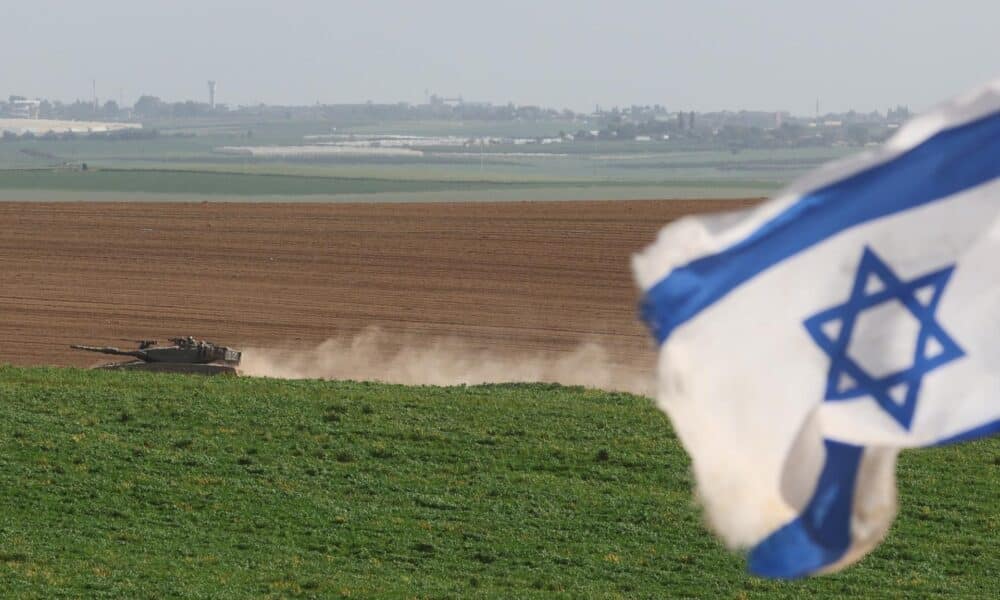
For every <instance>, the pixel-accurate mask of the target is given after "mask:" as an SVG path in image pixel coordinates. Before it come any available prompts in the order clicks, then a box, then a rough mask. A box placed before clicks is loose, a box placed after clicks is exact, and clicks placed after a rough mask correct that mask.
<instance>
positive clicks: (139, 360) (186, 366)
mask: <svg viewBox="0 0 1000 600" xmlns="http://www.w3.org/2000/svg"><path fill="white" fill-rule="evenodd" d="M136 343H137V344H138V346H139V347H138V348H136V349H135V350H120V349H118V348H114V347H112V346H83V345H79V344H74V345H72V346H70V348H73V349H74V350H85V351H87V352H99V353H101V354H112V355H115V356H130V357H132V358H134V359H135V360H129V361H124V362H112V363H106V364H102V365H98V366H97V367H95V368H97V369H121V370H128V371H156V372H162V373H196V374H200V375H227V374H228V375H235V374H237V373H238V370H237V367H239V366H240V358H241V356H242V354H243V353H242V352H239V351H238V350H233V349H232V348H227V347H226V346H218V345H216V344H213V343H211V342H205V341H202V340H198V339H195V338H193V337H191V336H188V337H176V338H170V344H171V345H169V346H158V345H157V342H156V340H138V341H137V342H136Z"/></svg>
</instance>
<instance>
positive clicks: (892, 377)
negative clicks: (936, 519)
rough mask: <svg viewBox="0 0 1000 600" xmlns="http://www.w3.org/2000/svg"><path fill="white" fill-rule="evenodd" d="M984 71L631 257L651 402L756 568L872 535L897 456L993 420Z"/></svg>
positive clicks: (674, 227)
mask: <svg viewBox="0 0 1000 600" xmlns="http://www.w3.org/2000/svg"><path fill="white" fill-rule="evenodd" d="M998 176H1000V80H998V81H996V82H994V83H993V84H991V85H989V86H987V87H985V88H984V89H981V90H979V91H976V92H974V93H972V94H969V95H967V96H964V97H961V98H958V99H956V100H954V101H952V102H950V103H947V104H945V105H943V106H940V107H938V108H937V109H934V110H932V111H930V112H928V113H927V114H924V115H922V116H920V117H918V118H916V119H914V120H913V121H911V122H910V123H908V124H907V125H905V126H904V127H902V128H901V129H900V131H899V132H898V133H897V134H896V135H895V136H894V137H893V138H892V139H891V140H890V141H888V142H887V143H886V144H885V145H884V146H883V147H881V148H879V149H878V150H875V151H873V152H870V153H866V154H864V155H862V156H859V157H857V158H854V159H850V160H848V161H846V162H840V163H835V164H832V165H830V166H828V167H825V168H823V169H820V170H819V171H817V172H815V173H813V174H812V175H809V176H807V177H805V178H804V179H803V180H802V181H799V182H798V183H796V184H793V185H792V187H791V188H790V189H789V190H787V191H786V192H784V193H783V194H781V195H780V196H778V197H777V198H775V199H773V200H771V201H769V202H767V203H765V204H762V205H760V206H759V207H757V208H755V209H752V210H750V211H746V212H743V213H737V214H731V215H723V216H702V217H689V218H685V219H681V220H679V221H677V222H675V223H672V224H671V225H669V226H667V227H666V228H664V229H663V230H662V232H661V233H660V235H659V238H658V240H657V241H656V243H655V244H653V245H652V246H651V247H649V248H648V249H646V250H645V251H644V252H643V253H642V254H639V255H637V256H635V258H634V265H633V266H634V272H635V276H636V280H637V282H638V284H639V286H640V287H641V289H642V291H643V293H644V296H643V316H644V318H645V320H646V321H647V323H648V325H649V327H650V329H651V331H652V333H653V335H654V337H655V338H656V340H657V341H658V342H659V344H660V353H659V363H658V376H659V377H658V379H659V383H658V391H657V404H658V405H659V407H660V408H661V409H663V410H664V411H665V412H666V413H667V414H668V415H669V416H670V419H671V421H672V422H673V424H674V427H675V429H676V431H677V434H678V436H679V437H680V440H681V442H682V443H683V444H684V447H685V448H686V449H687V450H688V452H689V453H690V455H691V458H692V463H693V468H694V472H695V475H696V479H697V487H698V494H699V496H700V499H701V500H702V503H703V504H704V507H705V511H706V513H707V516H708V521H709V524H710V526H711V527H712V528H713V529H714V530H715V531H716V532H717V533H718V534H719V535H720V536H721V537H722V538H723V539H724V540H725V541H726V542H727V543H728V544H729V545H730V546H731V547H743V548H746V547H749V548H751V550H750V554H749V566H750V570H751V571H752V572H754V573H756V574H758V575H762V576H767V577H800V576H804V575H809V574H813V573H818V572H830V571H835V570H838V569H840V568H843V567H844V566H846V565H848V564H850V563H852V562H854V561H857V560H858V559H860V558H861V557H862V556H864V554H865V553H867V552H868V551H870V550H871V549H872V548H874V547H875V546H876V545H877V544H878V543H879V542H880V541H881V540H882V538H883V537H884V536H885V534H886V532H887V531H888V529H889V526H890V524H891V523H892V520H893V518H894V517H895V514H896V484H895V474H894V472H895V465H896V456H897V454H898V452H899V451H900V450H901V449H903V448H914V447H923V446H934V445H939V444H948V443H952V442H958V441H962V440H969V439H973V438H977V437H981V436H987V435H991V434H995V433H997V432H1000V177H998Z"/></svg>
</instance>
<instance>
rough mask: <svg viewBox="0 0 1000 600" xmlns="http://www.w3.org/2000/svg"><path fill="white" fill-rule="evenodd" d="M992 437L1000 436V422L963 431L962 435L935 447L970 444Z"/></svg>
mask: <svg viewBox="0 0 1000 600" xmlns="http://www.w3.org/2000/svg"><path fill="white" fill-rule="evenodd" d="M991 435H1000V420H998V421H993V422H991V423H986V424H984V425H980V426H979V427H976V428H974V429H970V430H968V431H963V432H962V433H958V434H955V435H953V436H951V437H949V438H945V439H943V440H939V441H938V442H937V443H936V444H934V445H935V446H947V445H948V444H957V443H958V442H968V441H972V440H977V439H979V438H983V437H989V436H991Z"/></svg>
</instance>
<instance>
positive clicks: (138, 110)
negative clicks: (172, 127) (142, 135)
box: [132, 96, 163, 117]
mask: <svg viewBox="0 0 1000 600" xmlns="http://www.w3.org/2000/svg"><path fill="white" fill-rule="evenodd" d="M132 110H134V111H135V114H137V115H140V116H143V117H155V116H157V115H158V114H160V112H161V111H162V110H163V101H162V100H160V99H159V98H157V97H156V96H142V97H140V98H139V99H138V100H136V101H135V106H133V107H132Z"/></svg>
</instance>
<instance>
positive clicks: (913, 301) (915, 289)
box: [805, 247, 965, 430]
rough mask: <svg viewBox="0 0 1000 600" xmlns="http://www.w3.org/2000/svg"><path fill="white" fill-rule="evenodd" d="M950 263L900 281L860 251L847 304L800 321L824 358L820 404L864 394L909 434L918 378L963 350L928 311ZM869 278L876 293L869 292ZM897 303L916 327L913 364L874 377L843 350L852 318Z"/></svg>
mask: <svg viewBox="0 0 1000 600" xmlns="http://www.w3.org/2000/svg"><path fill="white" fill-rule="evenodd" d="M954 270H955V265H951V266H949V267H945V268H944V269H941V270H939V271H934V272H933V273H928V274H926V275H922V276H920V277H917V278H916V279H911V280H910V281H902V280H900V279H899V277H897V276H896V274H895V273H893V272H892V270H891V269H890V268H889V267H888V266H887V265H886V264H885V262H884V261H882V259H880V258H879V257H878V256H877V255H876V254H875V253H874V252H873V251H872V250H871V248H867V247H866V248H865V251H864V254H863V255H862V257H861V264H860V265H858V271H857V274H856V275H855V277H854V285H853V287H852V289H851V296H850V298H848V300H847V302H844V303H843V304H840V305H838V306H834V307H832V308H828V309H826V310H824V311H821V312H819V313H817V314H815V315H813V316H811V317H809V318H808V319H806V321H805V326H806V330H808V332H809V335H810V336H812V338H813V340H814V341H815V342H816V343H817V344H818V345H819V347H820V348H822V349H823V351H824V352H826V354H827V355H828V356H829V357H830V370H829V373H828V374H827V380H826V393H825V396H824V400H826V401H828V402H836V401H841V400H852V399H855V398H861V397H865V396H870V397H871V398H873V399H874V400H875V402H877V403H878V405H879V406H880V407H882V409H883V410H884V411H885V412H887V413H889V415H890V416H891V417H892V418H893V419H895V420H896V422H898V423H899V424H900V425H901V426H902V427H903V428H904V429H906V430H909V429H910V424H911V423H912V421H913V413H914V412H915V411H916V408H917V397H918V396H919V394H920V384H921V381H922V380H923V377H924V375H926V374H927V373H929V372H931V371H933V370H934V369H937V368H939V367H941V366H943V365H945V364H946V363H949V362H951V361H953V360H956V359H958V358H961V357H962V356H964V355H965V352H964V351H963V350H962V349H961V348H960V347H959V346H958V344H957V343H955V341H954V340H953V339H952V338H951V336H949V335H948V334H947V333H946V332H945V330H944V329H943V328H942V327H941V324H940V323H938V322H937V320H936V319H935V316H934V313H935V311H936V310H937V306H938V303H939V302H940V300H941V294H942V292H944V288H945V286H946V285H947V284H948V279H949V278H950V277H951V274H952V271H954ZM872 278H876V281H874V283H875V286H874V287H876V288H877V289H876V290H875V291H871V287H872V286H871V285H870V284H869V282H870V281H871V280H872ZM894 300H898V301H899V302H900V303H901V304H902V305H903V306H904V307H906V309H907V310H909V311H910V313H911V314H912V315H913V316H914V317H915V318H916V320H917V321H918V322H919V324H920V330H919V333H918V335H917V340H916V342H917V343H916V348H915V350H914V354H913V364H912V365H911V366H909V367H907V368H905V369H902V370H899V371H896V372H893V373H889V374H887V375H884V376H881V377H875V376H873V375H871V374H870V373H869V372H867V371H866V370H865V369H864V368H862V366H861V365H859V364H858V363H857V361H855V360H854V359H853V358H851V357H850V356H848V354H847V349H848V346H849V344H850V341H851V335H852V334H853V333H854V325H855V323H856V321H857V318H858V315H859V314H861V313H863V312H864V311H866V310H870V309H872V308H875V307H877V306H879V305H880V304H884V303H887V302H892V301H894Z"/></svg>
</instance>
